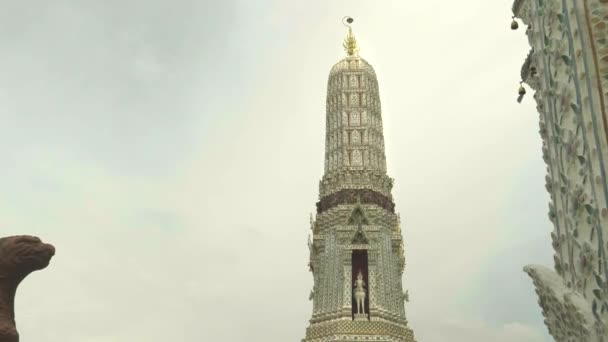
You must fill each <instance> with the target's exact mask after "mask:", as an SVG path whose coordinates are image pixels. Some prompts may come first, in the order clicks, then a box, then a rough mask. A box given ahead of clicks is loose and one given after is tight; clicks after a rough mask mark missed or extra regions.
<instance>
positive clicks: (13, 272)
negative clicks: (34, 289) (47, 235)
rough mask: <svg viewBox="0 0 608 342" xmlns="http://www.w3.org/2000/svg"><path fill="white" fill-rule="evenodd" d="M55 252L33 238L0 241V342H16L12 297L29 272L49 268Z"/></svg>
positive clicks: (49, 246)
mask: <svg viewBox="0 0 608 342" xmlns="http://www.w3.org/2000/svg"><path fill="white" fill-rule="evenodd" d="M53 255H55V248H54V247H53V246H51V245H49V244H46V243H43V242H42V241H40V239H39V238H37V237H34V236H27V235H20V236H10V237H5V238H0V342H18V341H19V334H18V333H17V330H16V327H15V305H14V304H15V293H16V291H17V286H18V285H19V283H20V282H21V281H22V280H23V279H24V278H25V277H27V275H28V274H30V273H32V272H33V271H37V270H41V269H43V268H45V267H47V266H48V265H49V262H50V260H51V258H52V257H53Z"/></svg>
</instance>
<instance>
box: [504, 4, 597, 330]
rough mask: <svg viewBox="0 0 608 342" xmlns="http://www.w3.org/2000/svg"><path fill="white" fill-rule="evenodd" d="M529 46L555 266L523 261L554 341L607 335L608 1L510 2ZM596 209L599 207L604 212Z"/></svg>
mask: <svg viewBox="0 0 608 342" xmlns="http://www.w3.org/2000/svg"><path fill="white" fill-rule="evenodd" d="M513 10H514V13H515V15H516V16H517V17H519V18H521V19H522V20H523V21H524V23H525V24H526V25H528V30H526V34H527V36H528V40H529V42H530V44H531V45H532V50H531V52H530V54H529V55H528V58H526V61H525V62H524V65H523V66H522V70H521V76H522V80H523V81H524V82H526V83H527V84H528V85H529V86H530V87H532V89H534V90H535V94H534V100H535V101H536V103H537V110H538V111H539V114H540V124H539V127H540V130H539V133H540V136H541V139H542V141H543V147H542V156H543V160H544V161H545V162H546V164H547V172H548V174H547V176H546V178H545V187H546V189H547V191H548V192H549V194H550V196H551V202H550V203H549V211H548V217H549V220H550V221H551V222H552V223H553V225H554V231H553V232H552V233H551V244H552V246H553V249H554V250H555V255H554V261H555V263H554V269H555V271H551V270H546V269H542V270H541V269H540V268H539V267H536V266H534V267H527V268H526V269H525V270H526V272H527V273H528V274H529V275H530V276H531V277H532V279H533V281H534V285H535V286H536V291H537V293H538V295H539V298H540V300H539V304H540V306H541V308H542V310H543V315H544V316H545V323H546V325H547V327H548V329H549V332H550V333H551V335H552V336H553V337H554V338H555V339H556V341H603V340H605V341H608V335H606V331H608V330H607V328H608V284H607V278H608V265H607V257H606V252H607V248H608V245H607V244H606V242H607V240H606V236H607V234H608V221H607V218H608V209H607V204H608V186H607V184H608V183H607V181H608V179H606V162H608V148H607V145H606V140H607V137H608V134H607V133H608V130H607V125H606V105H605V103H606V96H608V93H606V92H605V90H604V89H606V87H608V84H607V82H608V41H607V39H608V26H607V24H608V0H517V1H515V3H514V5H513ZM603 213H606V215H604V214H603Z"/></svg>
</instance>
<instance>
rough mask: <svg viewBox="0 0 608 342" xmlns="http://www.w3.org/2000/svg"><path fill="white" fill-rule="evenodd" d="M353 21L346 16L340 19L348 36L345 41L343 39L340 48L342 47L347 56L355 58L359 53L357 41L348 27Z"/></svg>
mask: <svg viewBox="0 0 608 342" xmlns="http://www.w3.org/2000/svg"><path fill="white" fill-rule="evenodd" d="M353 21H354V19H353V18H351V17H348V16H346V17H344V18H342V23H343V24H344V25H345V26H347V27H348V35H347V36H346V39H344V43H342V46H343V47H344V50H346V54H347V55H349V56H355V55H356V54H357V52H359V47H358V46H357V40H356V39H355V36H354V35H353V29H352V28H351V27H350V24H352V23H353Z"/></svg>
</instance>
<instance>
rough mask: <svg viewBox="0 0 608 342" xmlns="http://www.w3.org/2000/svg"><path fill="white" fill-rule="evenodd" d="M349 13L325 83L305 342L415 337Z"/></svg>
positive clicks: (374, 113) (372, 78)
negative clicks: (341, 53) (321, 170)
mask: <svg viewBox="0 0 608 342" xmlns="http://www.w3.org/2000/svg"><path fill="white" fill-rule="evenodd" d="M352 22H353V19H352V18H349V17H346V18H345V24H346V25H347V26H348V35H347V37H346V39H345V40H344V44H343V46H344V49H345V50H346V54H347V56H346V57H345V58H344V59H342V60H341V61H339V62H338V63H337V64H336V65H334V66H333V68H332V69H331V71H330V74H329V80H328V83H327V102H326V139H325V174H324V175H323V178H322V180H321V182H320V184H319V202H318V203H317V214H316V219H314V220H313V217H312V215H311V222H310V223H311V227H310V228H311V230H312V238H311V239H309V249H310V262H309V267H310V271H311V272H312V274H313V279H314V286H313V290H312V291H311V293H310V299H311V300H312V302H313V310H312V318H311V319H310V326H309V327H308V328H307V329H306V337H305V338H304V339H303V341H304V342H321V341H323V342H325V341H361V340H373V341H394V342H414V341H415V339H414V334H413V332H412V330H411V329H410V328H409V327H408V322H407V319H406V315H405V307H404V302H405V301H406V300H408V295H407V293H404V292H403V285H402V274H403V270H404V266H405V258H404V253H403V239H402V236H401V228H400V219H399V215H398V214H396V213H395V204H394V202H393V197H392V195H391V189H392V187H393V179H391V178H390V177H389V176H388V175H387V173H386V155H385V152H384V136H383V133H382V115H381V110H380V96H379V91H378V80H377V78H376V73H375V72H374V69H373V68H372V66H371V65H370V64H369V63H368V62H366V61H365V60H364V59H363V58H361V57H360V56H359V54H358V50H359V48H358V46H357V41H356V39H355V36H354V35H353V32H352V28H351V26H350V24H351V23H352Z"/></svg>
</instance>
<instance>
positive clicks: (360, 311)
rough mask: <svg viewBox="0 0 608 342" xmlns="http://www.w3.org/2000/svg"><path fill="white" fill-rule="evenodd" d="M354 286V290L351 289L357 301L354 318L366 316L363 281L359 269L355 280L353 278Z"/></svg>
mask: <svg viewBox="0 0 608 342" xmlns="http://www.w3.org/2000/svg"><path fill="white" fill-rule="evenodd" d="M354 287H355V291H353V296H354V297H355V302H356V303H357V312H356V313H355V319H357V318H367V315H366V314H365V282H364V281H363V273H362V272H361V270H359V273H358V274H357V280H355V284H354Z"/></svg>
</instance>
